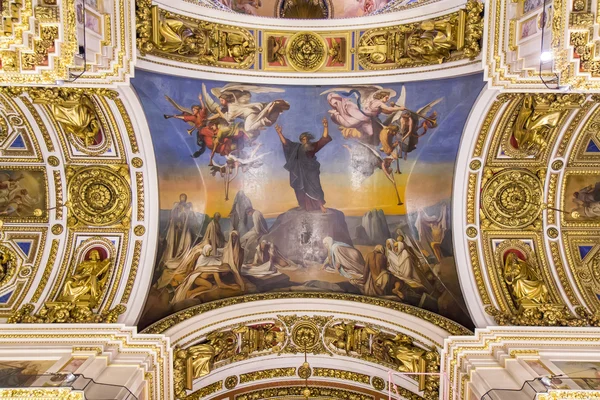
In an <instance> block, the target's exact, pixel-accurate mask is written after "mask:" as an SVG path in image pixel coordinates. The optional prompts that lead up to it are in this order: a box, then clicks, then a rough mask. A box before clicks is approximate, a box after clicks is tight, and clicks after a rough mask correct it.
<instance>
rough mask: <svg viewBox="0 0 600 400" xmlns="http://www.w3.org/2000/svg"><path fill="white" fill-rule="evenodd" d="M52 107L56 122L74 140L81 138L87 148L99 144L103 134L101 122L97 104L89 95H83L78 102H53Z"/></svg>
mask: <svg viewBox="0 0 600 400" xmlns="http://www.w3.org/2000/svg"><path fill="white" fill-rule="evenodd" d="M49 106H50V109H51V110H52V115H53V117H54V119H55V120H56V122H58V123H59V124H60V126H61V127H62V128H63V130H64V131H65V133H66V134H68V135H70V136H71V137H72V139H73V140H79V141H80V142H81V144H83V146H84V147H85V148H89V147H93V146H97V145H99V144H100V143H97V138H98V136H99V135H101V134H102V133H101V124H100V120H99V118H98V115H97V113H96V105H95V104H94V102H93V101H92V99H91V98H90V97H88V96H81V97H80V98H79V101H76V102H67V101H65V102H62V103H51V104H50V105H49Z"/></svg>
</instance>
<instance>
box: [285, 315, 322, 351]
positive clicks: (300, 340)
mask: <svg viewBox="0 0 600 400" xmlns="http://www.w3.org/2000/svg"><path fill="white" fill-rule="evenodd" d="M320 337H321V335H320V333H319V328H318V327H317V325H316V324H315V323H314V322H310V321H301V322H298V323H297V324H296V325H294V327H293V328H292V341H293V342H294V344H295V345H296V346H298V348H299V349H301V350H307V351H308V350H312V349H313V348H314V347H315V346H317V344H318V343H319V339H320Z"/></svg>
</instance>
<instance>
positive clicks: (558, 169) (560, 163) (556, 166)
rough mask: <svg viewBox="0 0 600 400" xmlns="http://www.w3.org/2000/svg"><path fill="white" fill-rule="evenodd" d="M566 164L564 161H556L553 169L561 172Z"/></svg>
mask: <svg viewBox="0 0 600 400" xmlns="http://www.w3.org/2000/svg"><path fill="white" fill-rule="evenodd" d="M564 165H565V164H564V163H563V162H562V160H556V161H554V162H553V163H552V169H553V170H555V171H560V170H561V169H562V167H563V166H564Z"/></svg>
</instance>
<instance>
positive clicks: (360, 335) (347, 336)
mask: <svg viewBox="0 0 600 400" xmlns="http://www.w3.org/2000/svg"><path fill="white" fill-rule="evenodd" d="M378 333H379V331H378V330H377V329H373V328H371V327H368V326H357V325H356V324H355V323H354V322H346V323H342V324H338V325H335V326H333V327H331V328H328V329H327V331H326V332H325V342H326V343H328V344H331V345H332V346H334V347H335V348H338V349H340V350H343V351H345V352H346V353H350V352H356V353H358V354H360V355H363V356H366V355H371V348H370V345H369V343H370V342H371V339H372V338H373V336H374V335H376V334H378Z"/></svg>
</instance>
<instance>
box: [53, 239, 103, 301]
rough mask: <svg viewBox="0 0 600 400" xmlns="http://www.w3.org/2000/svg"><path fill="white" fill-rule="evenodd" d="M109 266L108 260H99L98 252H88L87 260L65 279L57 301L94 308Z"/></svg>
mask: <svg viewBox="0 0 600 400" xmlns="http://www.w3.org/2000/svg"><path fill="white" fill-rule="evenodd" d="M110 265H111V262H110V260H102V259H101V257H100V252H99V251H98V250H92V251H90V255H89V260H86V261H82V262H81V263H80V264H79V266H77V269H76V270H75V275H72V276H70V277H69V278H68V279H67V282H66V283H65V286H64V288H63V291H62V294H61V295H60V297H59V298H58V301H68V302H73V303H76V302H88V303H89V304H90V306H91V307H94V306H95V305H96V304H97V303H98V301H99V300H100V296H101V294H102V290H103V289H104V285H105V284H106V281H107V279H108V269H109V267H110Z"/></svg>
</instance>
